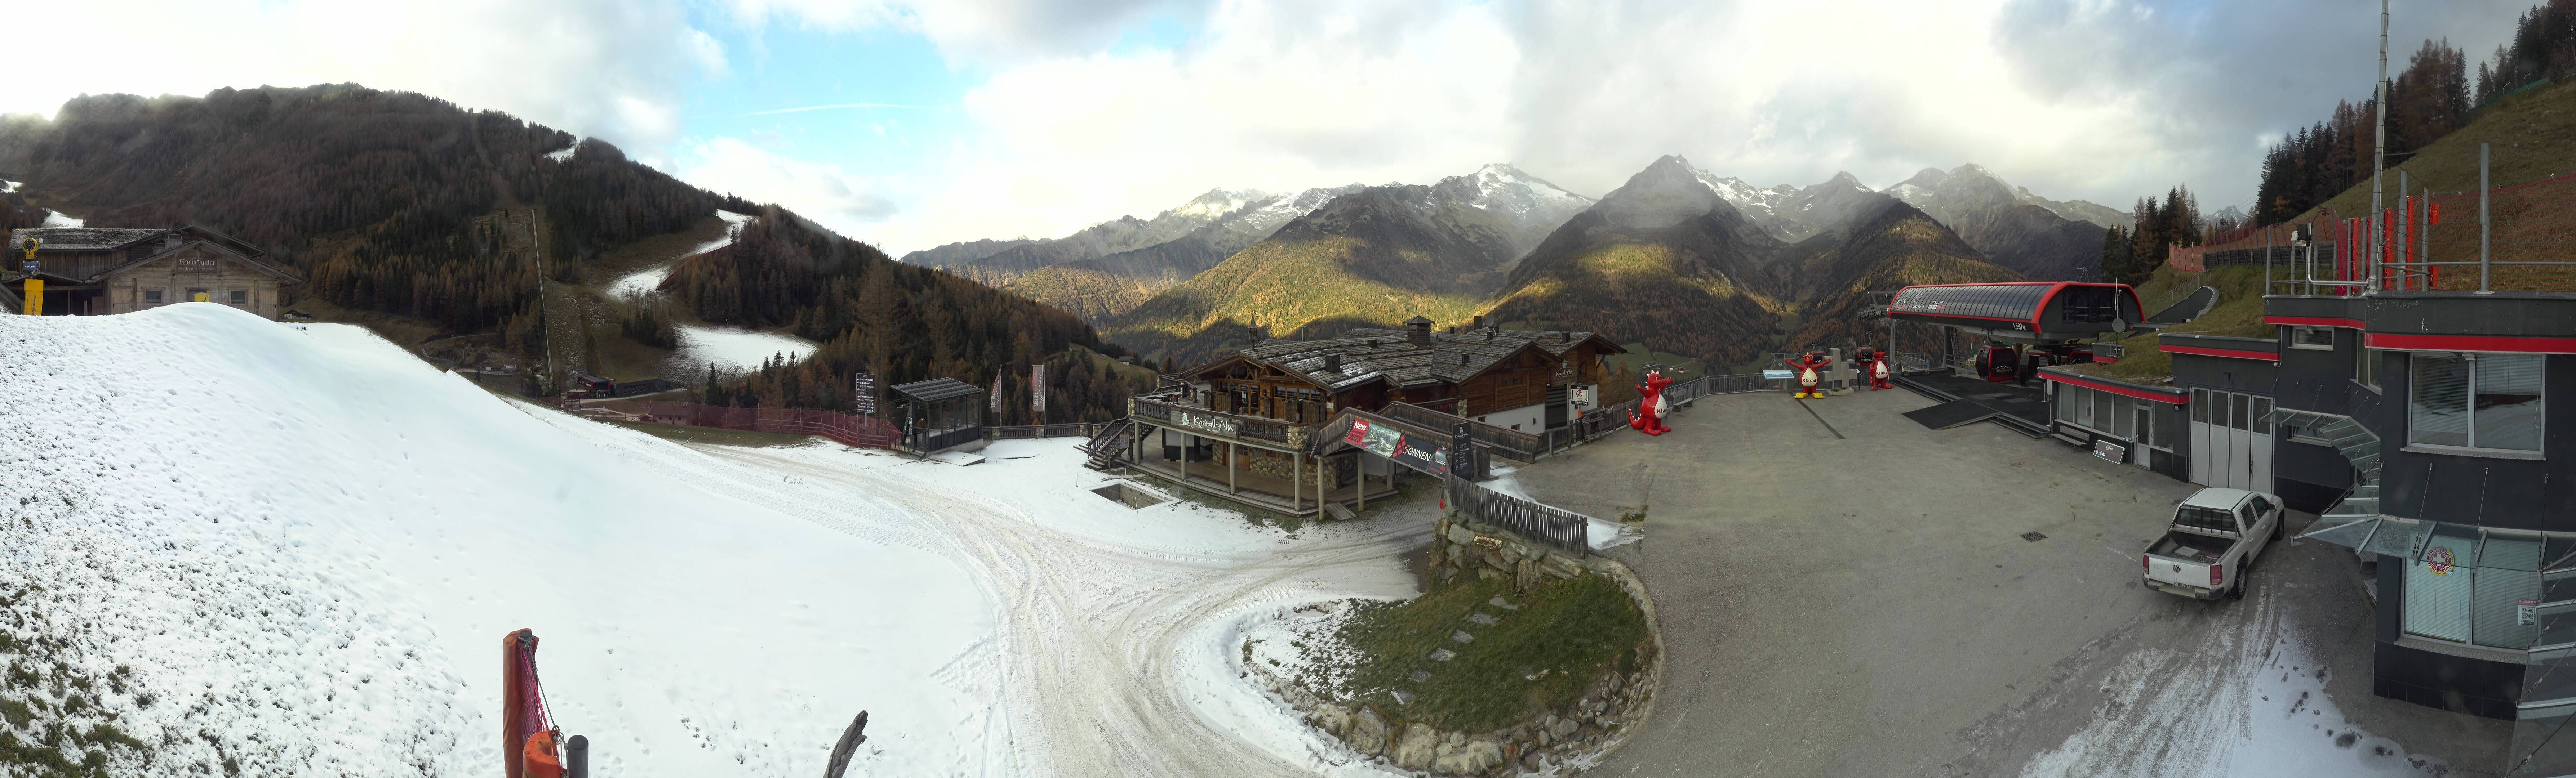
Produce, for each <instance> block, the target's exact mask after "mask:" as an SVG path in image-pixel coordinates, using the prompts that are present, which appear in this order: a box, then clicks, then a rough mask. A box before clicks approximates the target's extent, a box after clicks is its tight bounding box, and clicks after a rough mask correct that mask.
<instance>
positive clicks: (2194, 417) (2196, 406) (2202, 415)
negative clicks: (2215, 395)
mask: <svg viewBox="0 0 2576 778" xmlns="http://www.w3.org/2000/svg"><path fill="white" fill-rule="evenodd" d="M2191 421H2192V423H2194V424H2208V423H2209V390H2207V389H2193V390H2191Z"/></svg>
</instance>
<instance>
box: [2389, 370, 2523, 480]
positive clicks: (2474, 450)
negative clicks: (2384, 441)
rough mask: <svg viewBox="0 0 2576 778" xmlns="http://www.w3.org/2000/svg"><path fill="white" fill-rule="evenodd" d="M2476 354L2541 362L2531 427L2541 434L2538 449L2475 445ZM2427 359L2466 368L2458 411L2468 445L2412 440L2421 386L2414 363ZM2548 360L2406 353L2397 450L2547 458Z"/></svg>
mask: <svg viewBox="0 0 2576 778" xmlns="http://www.w3.org/2000/svg"><path fill="white" fill-rule="evenodd" d="M2480 354H2496V355H2498V356H2532V357H2538V358H2539V359H2540V360H2541V363H2540V373H2539V374H2540V390H2539V392H2538V396H2539V398H2540V399H2539V400H2538V403H2537V404H2538V405H2539V406H2540V407H2539V410H2538V412H2537V417H2536V418H2534V419H2532V425H2533V426H2535V427H2537V428H2539V429H2540V430H2541V431H2542V434H2541V437H2540V448H2496V447H2492V446H2481V445H2478V363H2479V361H2480V360H2479V359H2478V355H2480ZM2428 356H2429V357H2434V358H2438V359H2456V360H2459V362H2460V363H2461V364H2463V365H2465V366H2467V368H2468V371H2467V372H2468V375H2467V377H2466V379H2465V384H2466V385H2465V386H2464V387H2463V388H2464V390H2465V392H2466V398H2465V400H2464V403H2465V407H2464V408H2463V409H2462V414H2461V417H2460V418H2461V425H2462V428H2463V433H2462V434H2464V435H2466V436H2467V439H2468V445H2452V444H2449V443H2425V442H2421V441H2418V440H2416V439H2415V404H2416V400H2415V398H2416V397H2418V396H2420V393H2421V392H2422V391H2423V387H2421V386H2419V385H2418V384H2419V383H2421V382H2419V381H2417V380H2416V371H2415V360H2416V359H2417V358H2420V357H2428ZM2548 359H2549V355H2547V354H2517V353H2502V352H2477V351H2409V352H2406V444H2405V445H2404V446H2403V447H2401V448H2400V449H2399V450H2401V451H2413V452H2418V453H2427V454H2459V455H2465V456H2487V457H2500V458H2507V459H2547V458H2548V457H2547V452H2548V450H2549V437H2548V429H2549V362H2548Z"/></svg>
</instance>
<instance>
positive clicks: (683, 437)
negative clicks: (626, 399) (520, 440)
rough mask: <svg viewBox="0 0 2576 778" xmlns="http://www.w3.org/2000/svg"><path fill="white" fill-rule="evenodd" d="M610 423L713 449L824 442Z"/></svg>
mask: <svg viewBox="0 0 2576 778" xmlns="http://www.w3.org/2000/svg"><path fill="white" fill-rule="evenodd" d="M607 423H609V424H615V425H617V426H620V427H625V428H627V429H630V430H634V431H636V432H641V433H644V434H646V435H651V436H653V437H657V438H661V439H663V440H668V441H672V442H676V443H704V444H707V445H711V446H740V447H743V448H775V447H779V446H801V445H804V444H807V443H812V442H814V441H817V440H821V439H822V438H817V437H814V436H811V435H785V434H780V433H776V432H752V431H749V430H728V429H717V428H714V427H691V426H687V425H681V424H644V423H641V422H632V421H608V422H607Z"/></svg>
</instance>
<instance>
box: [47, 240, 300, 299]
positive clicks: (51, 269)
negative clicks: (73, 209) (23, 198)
mask: <svg viewBox="0 0 2576 778" xmlns="http://www.w3.org/2000/svg"><path fill="white" fill-rule="evenodd" d="M28 238H35V239H36V240H37V241H38V243H39V245H38V247H37V249H36V265H37V269H36V276H37V277H38V278H41V279H44V281H45V301H44V302H45V307H44V312H45V313H47V314H55V315H76V316H89V315H104V314H116V313H128V312H132V311H140V310H146V309H150V308H157V307H160V306H164V305H171V304H176V303H184V302H211V303H217V304H221V305H230V306H232V307H235V308H240V309H242V310H245V311H249V312H251V313H255V314H258V315H259V316H260V317H262V318H266V319H270V320H275V319H277V317H278V314H279V312H280V311H281V310H282V309H283V307H284V304H285V300H284V299H283V297H282V295H284V294H285V289H286V288H287V287H291V286H295V285H298V284H302V283H304V279H303V278H301V277H299V276H297V275H295V273H294V272H292V271H289V270H287V269H285V268H282V267H279V266H277V265H275V264H271V263H270V262H269V261H268V252H266V251H262V250H261V249H260V248H259V247H257V246H253V245H251V244H249V243H246V242H243V241H241V240H238V239H235V238H233V237H231V236H228V235H225V234H223V233H220V232H216V231H214V230H213V229H209V228H207V227H206V226H204V225H201V224H193V223H191V224H187V225H183V226H180V227H177V228H173V229H166V230H163V229H89V228H30V229H20V230H15V231H12V232H10V233H9V237H8V241H7V243H8V245H9V246H10V247H11V248H12V249H13V250H12V251H11V252H10V261H9V262H8V267H7V272H5V273H0V282H5V283H8V284H11V285H15V284H17V283H19V282H20V281H23V280H25V278H26V277H27V274H26V273H25V272H23V271H22V270H21V269H20V264H21V263H22V262H23V260H22V259H20V258H19V255H18V254H17V252H16V251H15V250H14V249H15V248H16V247H18V246H20V245H23V244H24V242H25V241H26V239H28Z"/></svg>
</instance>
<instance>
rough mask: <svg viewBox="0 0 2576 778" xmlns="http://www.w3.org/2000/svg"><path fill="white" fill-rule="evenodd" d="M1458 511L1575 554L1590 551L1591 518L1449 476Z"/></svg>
mask: <svg viewBox="0 0 2576 778" xmlns="http://www.w3.org/2000/svg"><path fill="white" fill-rule="evenodd" d="M1449 483H1450V484H1451V485H1452V488H1451V490H1450V493H1451V494H1452V495H1455V496H1456V498H1457V506H1458V512H1459V513H1463V514H1466V515H1467V517H1468V518H1471V519H1475V520H1476V521H1479V522H1483V523H1486V524H1490V525H1493V526H1496V527H1501V528H1503V529H1506V530H1510V531H1512V533H1513V534H1517V535H1520V536H1521V537H1525V538H1529V539H1531V540H1535V541H1538V542H1540V543H1545V544H1547V545H1550V546H1555V547H1557V548H1560V549H1564V550H1566V551H1572V552H1574V553H1575V554H1577V555H1581V554H1589V553H1591V552H1592V544H1591V543H1590V542H1589V537H1588V536H1589V534H1590V532H1591V528H1592V519H1591V518H1590V517H1587V516H1584V515H1583V514H1580V513H1575V512H1573V511H1569V510H1565V509H1563V508H1557V507H1553V506H1548V505H1541V504H1539V503H1535V502H1531V501H1529V500H1524V499H1521V498H1518V497H1513V496H1511V495H1508V494H1503V493H1501V492H1497V491H1494V490H1492V489H1487V488H1485V487H1482V486H1478V485H1476V484H1473V483H1469V482H1466V481H1461V480H1458V479H1454V478H1453V479H1450V481H1449Z"/></svg>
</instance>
